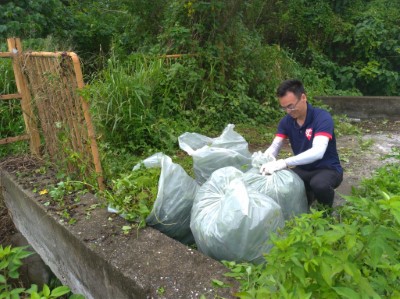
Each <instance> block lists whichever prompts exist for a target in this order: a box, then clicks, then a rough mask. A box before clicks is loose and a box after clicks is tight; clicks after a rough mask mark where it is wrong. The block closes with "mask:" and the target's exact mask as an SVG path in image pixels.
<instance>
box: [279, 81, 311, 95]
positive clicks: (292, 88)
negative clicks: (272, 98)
mask: <svg viewBox="0 0 400 299" xmlns="http://www.w3.org/2000/svg"><path fill="white" fill-rule="evenodd" d="M288 92H293V93H294V94H295V95H296V97H297V98H298V99H300V97H301V95H302V94H303V93H304V94H305V93H306V91H305V89H304V86H303V83H301V81H300V80H297V79H290V80H286V81H283V82H282V83H281V84H280V85H279V87H278V89H277V90H276V95H277V96H278V98H281V97H283V96H285V95H286V93H288Z"/></svg>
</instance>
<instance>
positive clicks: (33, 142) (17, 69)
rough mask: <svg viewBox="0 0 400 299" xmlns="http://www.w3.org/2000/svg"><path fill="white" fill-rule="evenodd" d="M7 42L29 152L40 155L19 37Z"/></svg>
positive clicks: (38, 139)
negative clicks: (22, 65) (27, 138)
mask: <svg viewBox="0 0 400 299" xmlns="http://www.w3.org/2000/svg"><path fill="white" fill-rule="evenodd" d="M7 44H8V50H9V51H10V52H11V53H12V54H13V56H12V64H13V69H14V75H15V81H16V84H17V88H18V92H19V93H20V94H21V96H22V98H21V107H22V113H23V116H24V121H25V127H26V133H27V134H28V135H29V137H30V149H31V153H32V154H33V155H35V156H40V135H39V131H38V128H37V123H36V119H35V115H34V113H33V109H32V105H31V95H30V92H29V89H28V87H27V84H26V81H25V78H24V75H23V72H22V69H21V61H20V58H21V57H22V56H21V54H22V45H21V41H20V39H19V38H8V39H7Z"/></svg>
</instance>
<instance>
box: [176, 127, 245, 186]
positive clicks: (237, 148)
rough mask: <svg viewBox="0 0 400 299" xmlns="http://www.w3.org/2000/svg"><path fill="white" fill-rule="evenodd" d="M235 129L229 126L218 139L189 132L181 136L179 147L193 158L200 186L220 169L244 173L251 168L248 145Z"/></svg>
mask: <svg viewBox="0 0 400 299" xmlns="http://www.w3.org/2000/svg"><path fill="white" fill-rule="evenodd" d="M234 127H235V126H234V125H233V124H229V125H228V126H227V127H226V128H225V129H224V131H223V132H222V134H221V136H219V137H217V138H210V137H207V136H203V135H201V134H198V133H189V132H186V133H184V134H182V135H181V136H179V138H178V142H179V147H180V148H181V149H182V150H184V151H185V152H187V153H188V154H189V155H190V156H192V157H193V170H194V174H195V178H196V181H197V182H198V183H199V184H203V183H204V182H205V181H206V180H207V179H208V178H209V177H210V176H211V174H212V173H213V172H214V171H215V170H217V169H219V168H223V167H227V166H232V167H235V168H237V169H239V170H242V171H245V170H247V169H249V168H250V163H251V153H250V152H249V149H248V143H247V142H246V140H245V139H244V138H243V137H242V136H241V135H240V134H238V133H237V132H235V131H234V130H233V129H234Z"/></svg>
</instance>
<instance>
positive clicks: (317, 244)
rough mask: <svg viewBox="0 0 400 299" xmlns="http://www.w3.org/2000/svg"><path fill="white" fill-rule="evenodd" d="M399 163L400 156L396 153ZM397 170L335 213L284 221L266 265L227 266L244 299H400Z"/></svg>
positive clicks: (387, 171) (384, 171)
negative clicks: (238, 282) (236, 280)
mask: <svg viewBox="0 0 400 299" xmlns="http://www.w3.org/2000/svg"><path fill="white" fill-rule="evenodd" d="M397 157H398V158H400V156H399V155H397ZM399 172H400V167H399V165H398V164H391V165H387V166H385V167H382V168H381V169H379V170H378V171H377V172H376V173H375V174H374V176H373V177H372V178H371V179H364V180H363V182H362V184H361V186H360V188H358V189H355V190H354V191H353V195H352V196H348V197H346V200H347V202H346V204H345V205H344V206H341V207H338V208H337V209H336V211H335V213H334V214H333V215H332V216H329V217H324V211H313V212H312V213H311V214H303V215H301V216H299V217H296V218H294V219H293V220H291V221H290V222H287V223H286V226H285V227H284V228H283V229H282V231H280V232H279V233H278V234H277V235H276V236H274V237H273V239H272V242H273V244H274V245H275V246H274V247H273V248H272V249H271V251H270V252H269V253H268V254H266V255H265V261H266V263H265V264H261V265H252V264H246V263H243V264H240V263H238V264H237V263H234V262H225V264H226V265H227V266H228V267H229V268H230V269H231V272H230V273H227V274H226V276H229V277H234V278H236V279H238V280H239V281H240V283H241V291H240V292H239V293H238V294H237V295H238V296H239V297H240V298H397V297H399V296H400V285H399V274H400V266H399V263H398V261H399V258H400V256H399V252H400V245H399V244H400V243H399V241H400V196H399V190H400V189H399V188H400V183H399V181H398V175H399Z"/></svg>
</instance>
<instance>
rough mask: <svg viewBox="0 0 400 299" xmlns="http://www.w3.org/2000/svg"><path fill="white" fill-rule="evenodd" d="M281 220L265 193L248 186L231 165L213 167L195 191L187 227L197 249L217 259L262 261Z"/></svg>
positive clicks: (274, 204)
mask: <svg viewBox="0 0 400 299" xmlns="http://www.w3.org/2000/svg"><path fill="white" fill-rule="evenodd" d="M283 225H284V220H283V215H282V211H281V207H280V206H279V205H278V204H277V203H276V202H275V201H274V200H273V199H272V198H270V197H269V196H267V195H264V194H261V193H260V192H258V191H256V190H253V189H251V188H248V186H247V185H246V184H245V182H244V180H243V172H241V171H240V170H238V169H236V168H234V167H224V168H221V169H218V170H216V171H214V173H213V174H212V175H211V177H210V178H209V179H208V180H207V182H206V183H204V184H203V185H202V186H201V187H200V189H199V191H198V192H197V195H196V199H195V201H194V204H193V208H192V217H191V221H190V228H191V229H192V232H193V235H194V238H195V240H196V244H197V246H198V248H199V250H200V251H201V252H203V253H204V254H206V255H208V256H210V257H212V258H215V259H217V260H228V261H238V262H256V263H258V262H262V261H263V253H266V252H268V251H269V249H270V248H271V246H272V245H271V244H269V242H268V241H269V237H270V234H271V233H272V232H275V231H276V230H277V229H278V228H279V227H283Z"/></svg>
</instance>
